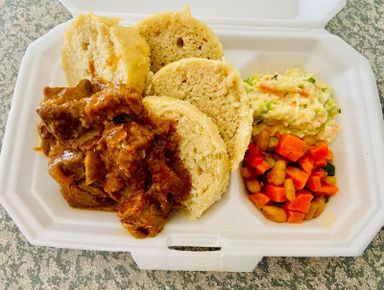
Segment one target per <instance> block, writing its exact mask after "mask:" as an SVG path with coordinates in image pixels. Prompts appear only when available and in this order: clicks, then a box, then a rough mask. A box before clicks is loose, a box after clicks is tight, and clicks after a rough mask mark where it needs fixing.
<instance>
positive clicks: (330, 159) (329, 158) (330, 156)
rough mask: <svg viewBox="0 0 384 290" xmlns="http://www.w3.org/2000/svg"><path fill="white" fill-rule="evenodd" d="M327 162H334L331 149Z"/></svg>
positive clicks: (326, 158) (326, 157)
mask: <svg viewBox="0 0 384 290" xmlns="http://www.w3.org/2000/svg"><path fill="white" fill-rule="evenodd" d="M325 160H327V161H328V162H332V160H333V153H332V151H331V150H330V149H329V150H328V154H327V156H325Z"/></svg>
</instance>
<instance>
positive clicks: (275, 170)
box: [267, 160, 286, 185]
mask: <svg viewBox="0 0 384 290" xmlns="http://www.w3.org/2000/svg"><path fill="white" fill-rule="evenodd" d="M285 169H286V164H285V161H284V160H277V161H276V162H275V165H274V166H273V167H272V169H271V171H270V172H269V173H268V175H267V180H268V182H269V183H272V184H274V185H281V184H283V183H284V180H285V174H286V170H285Z"/></svg>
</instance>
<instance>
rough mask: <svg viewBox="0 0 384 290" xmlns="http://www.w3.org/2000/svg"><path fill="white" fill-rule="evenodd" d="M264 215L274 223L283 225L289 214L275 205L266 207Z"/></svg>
mask: <svg viewBox="0 0 384 290" xmlns="http://www.w3.org/2000/svg"><path fill="white" fill-rule="evenodd" d="M262 213H263V215H264V216H265V217H266V218H267V219H269V220H271V221H274V222H277V223H283V222H285V221H286V220H287V214H286V212H285V210H283V209H282V208H279V207H277V206H273V205H267V206H264V207H263V209H262Z"/></svg>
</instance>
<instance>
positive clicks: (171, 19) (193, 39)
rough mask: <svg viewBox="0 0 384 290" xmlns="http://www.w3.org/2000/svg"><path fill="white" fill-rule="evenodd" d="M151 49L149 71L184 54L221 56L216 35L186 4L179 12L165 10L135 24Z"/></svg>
mask: <svg viewBox="0 0 384 290" xmlns="http://www.w3.org/2000/svg"><path fill="white" fill-rule="evenodd" d="M137 27H138V29H139V31H140V34H141V35H142V36H144V37H145V39H146V40H147V43H148V44H149V46H150V49H151V71H152V72H157V71H158V70H159V69H160V68H162V67H163V66H165V65H167V64H168V63H171V62H174V61H176V60H179V59H182V58H186V57H201V58H208V59H221V58H222V57H223V55H224V54H223V49H222V45H221V43H220V40H219V38H218V37H217V36H216V35H215V34H214V33H213V31H212V30H211V29H210V28H209V27H208V26H207V25H206V24H205V23H203V22H202V21H200V20H198V19H196V18H194V17H193V16H192V15H191V12H190V10H189V8H188V6H187V7H186V8H185V9H184V10H183V11H180V12H165V13H159V14H155V15H152V16H150V17H148V18H145V19H144V20H142V21H141V22H139V23H138V24H137Z"/></svg>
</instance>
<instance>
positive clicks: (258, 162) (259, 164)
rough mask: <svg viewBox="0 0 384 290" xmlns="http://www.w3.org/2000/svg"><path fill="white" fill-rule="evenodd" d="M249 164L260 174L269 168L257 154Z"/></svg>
mask: <svg viewBox="0 0 384 290" xmlns="http://www.w3.org/2000/svg"><path fill="white" fill-rule="evenodd" d="M250 165H251V166H252V167H253V168H255V169H256V175H262V174H264V172H265V171H267V170H268V169H269V168H270V166H269V164H268V163H267V162H266V161H264V160H263V159H262V158H261V157H258V156H255V157H253V159H252V161H251V164H250Z"/></svg>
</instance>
